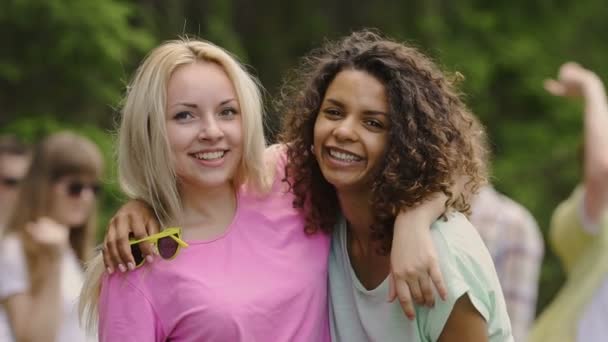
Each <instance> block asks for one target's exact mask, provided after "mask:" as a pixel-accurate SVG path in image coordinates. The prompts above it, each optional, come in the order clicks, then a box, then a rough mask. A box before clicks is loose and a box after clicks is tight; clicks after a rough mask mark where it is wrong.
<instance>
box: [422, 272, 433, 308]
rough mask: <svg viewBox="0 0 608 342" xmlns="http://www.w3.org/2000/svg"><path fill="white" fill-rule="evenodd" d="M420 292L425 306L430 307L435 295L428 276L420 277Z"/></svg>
mask: <svg viewBox="0 0 608 342" xmlns="http://www.w3.org/2000/svg"><path fill="white" fill-rule="evenodd" d="M419 283H420V292H422V302H423V303H424V305H425V306H428V307H430V308H432V307H433V306H435V296H434V295H433V288H432V284H431V278H430V277H422V278H420V282H419Z"/></svg>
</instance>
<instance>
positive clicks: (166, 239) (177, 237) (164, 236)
mask: <svg viewBox="0 0 608 342" xmlns="http://www.w3.org/2000/svg"><path fill="white" fill-rule="evenodd" d="M140 242H150V243H152V244H154V247H155V248H156V250H157V252H158V255H160V256H161V258H163V259H165V260H171V259H173V258H175V256H176V255H177V252H178V251H179V250H180V248H182V247H188V244H187V243H186V242H185V241H184V240H182V229H181V228H179V227H171V228H167V229H165V230H163V231H162V232H160V233H156V234H153V235H150V236H147V237H145V238H143V239H139V240H129V245H130V246H131V254H132V255H133V259H134V260H135V267H136V268H137V267H140V266H141V265H143V264H144V262H145V261H146V258H145V257H144V255H143V253H142V252H141V249H140V248H139V243H140Z"/></svg>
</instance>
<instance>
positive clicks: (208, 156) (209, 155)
mask: <svg viewBox="0 0 608 342" xmlns="http://www.w3.org/2000/svg"><path fill="white" fill-rule="evenodd" d="M224 154H226V151H216V152H201V153H196V154H195V155H194V156H195V157H196V159H201V160H214V159H219V158H222V157H223V156H224Z"/></svg>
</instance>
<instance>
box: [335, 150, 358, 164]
mask: <svg viewBox="0 0 608 342" xmlns="http://www.w3.org/2000/svg"><path fill="white" fill-rule="evenodd" d="M329 154H330V155H331V156H332V157H334V158H336V159H340V160H342V161H346V162H353V161H360V160H361V158H360V157H358V156H356V155H354V154H350V153H344V152H340V151H336V150H333V149H330V150H329Z"/></svg>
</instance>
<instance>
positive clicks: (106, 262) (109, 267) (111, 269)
mask: <svg viewBox="0 0 608 342" xmlns="http://www.w3.org/2000/svg"><path fill="white" fill-rule="evenodd" d="M103 246H104V248H102V249H101V256H102V257H103V264H104V265H105V267H106V271H107V272H108V274H112V273H114V266H113V264H112V259H111V258H110V255H109V254H108V253H106V249H105V242H104V245H103Z"/></svg>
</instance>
